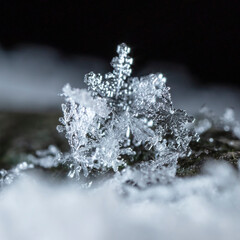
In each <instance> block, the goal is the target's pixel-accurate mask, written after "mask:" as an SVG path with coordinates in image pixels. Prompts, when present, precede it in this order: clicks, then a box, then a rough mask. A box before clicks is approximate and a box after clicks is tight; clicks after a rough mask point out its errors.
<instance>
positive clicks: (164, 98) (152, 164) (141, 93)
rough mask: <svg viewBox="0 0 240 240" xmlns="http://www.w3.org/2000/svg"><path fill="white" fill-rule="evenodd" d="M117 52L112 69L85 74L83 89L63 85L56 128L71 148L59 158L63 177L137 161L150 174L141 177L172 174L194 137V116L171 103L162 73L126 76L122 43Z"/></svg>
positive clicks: (129, 62) (126, 51)
mask: <svg viewBox="0 0 240 240" xmlns="http://www.w3.org/2000/svg"><path fill="white" fill-rule="evenodd" d="M117 53H118V56H117V57H114V58H113V59H112V62H111V65H112V67H113V72H111V73H107V74H105V76H102V75H101V74H95V73H93V72H90V73H88V74H86V75H85V79H84V81H85V83H86V84H87V85H88V91H87V90H85V89H77V88H71V87H70V85H69V84H67V85H66V86H65V87H64V88H63V94H62V95H63V96H64V97H65V103H64V104H62V110H63V117H61V118H60V122H61V125H59V126H58V127H57V130H58V131H59V132H64V133H65V136H66V138H67V139H68V142H69V145H70V148H71V154H69V155H68V157H67V159H66V157H65V160H64V162H66V163H67V164H68V165H69V167H70V169H71V170H70V173H69V176H71V177H74V176H75V177H77V178H79V176H80V175H79V174H80V173H81V172H83V173H84V175H85V176H88V175H89V173H90V172H92V171H95V170H96V171H100V172H105V171H107V170H109V169H113V170H114V171H115V172H117V171H118V170H119V169H121V168H125V167H126V166H128V165H131V164H133V163H137V164H140V166H139V168H140V169H141V172H143V173H146V174H147V173H148V172H151V174H147V178H149V177H150V176H151V175H152V176H155V175H154V173H157V174H156V175H158V176H159V173H161V174H162V173H163V172H167V173H168V174H167V175H170V176H174V175H175V172H176V165H177V159H178V158H179V157H182V156H185V155H187V154H190V148H189V143H190V142H191V141H192V140H197V139H198V135H197V134H196V133H195V131H194V129H193V127H192V123H193V122H194V118H193V117H190V116H188V115H187V113H186V112H185V111H183V110H180V109H175V108H174V107H173V105H172V101H171V95H170V92H169V87H167V86H166V78H165V77H163V75H162V74H159V73H156V74H150V75H147V76H144V77H140V78H138V77H130V75H131V73H132V69H131V65H132V63H133V59H132V58H130V57H129V56H128V54H129V53H130V48H129V47H128V46H127V45H126V44H124V43H122V44H120V45H118V47H117ZM146 174H145V175H146ZM143 175H144V174H143ZM151 178H152V177H151ZM155 180H156V179H155ZM155 180H154V181H155ZM150 181H152V180H151V179H150ZM145 182H146V181H145Z"/></svg>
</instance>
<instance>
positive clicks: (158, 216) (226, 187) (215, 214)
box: [0, 164, 240, 240]
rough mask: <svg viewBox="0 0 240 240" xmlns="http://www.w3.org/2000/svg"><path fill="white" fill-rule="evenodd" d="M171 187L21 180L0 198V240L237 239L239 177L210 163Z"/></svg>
mask: <svg viewBox="0 0 240 240" xmlns="http://www.w3.org/2000/svg"><path fill="white" fill-rule="evenodd" d="M207 169H209V170H208V172H207V173H206V174H205V175H204V176H199V177H194V178H190V179H176V181H175V182H174V183H173V185H170V186H155V187H152V188H149V189H148V190H145V191H138V190H136V189H132V188H130V189H128V188H126V189H125V191H127V193H128V194H127V197H126V198H122V197H121V196H120V195H119V194H118V193H117V191H116V189H118V187H119V186H118V187H117V186H116V185H118V183H117V182H115V184H114V182H112V181H111V182H108V183H105V184H104V185H102V186H100V187H98V188H95V189H92V190H80V189H79V187H78V186H77V185H74V184H66V185H62V184H59V185H56V184H55V185H54V184H53V183H50V182H48V181H46V179H45V180H44V179H43V178H42V177H37V178H36V176H33V175H30V176H22V177H21V178H20V179H19V180H18V181H17V182H15V183H14V184H13V185H11V186H10V187H8V188H5V189H4V190H3V192H2V193H1V196H0V239H3V240H4V239H7V240H11V239H13V240H15V239H24V240H32V239H35V240H37V239H39V240H40V239H41V240H43V239H44V240H47V239H49V240H54V239H56V240H61V239H97V240H101V239H103V240H108V239H109V240H110V239H111V240H112V239H138V240H141V239H148V240H149V239H168V240H171V239H179V240H181V239H182V240H186V239H196V240H198V239H199V240H202V239H218V240H221V239H231V240H234V239H239V236H240V228H239V222H240V207H239V201H240V184H239V180H240V178H239V176H238V174H237V173H236V172H234V171H233V170H232V169H231V168H230V167H229V166H227V165H225V164H223V165H211V166H208V168H207Z"/></svg>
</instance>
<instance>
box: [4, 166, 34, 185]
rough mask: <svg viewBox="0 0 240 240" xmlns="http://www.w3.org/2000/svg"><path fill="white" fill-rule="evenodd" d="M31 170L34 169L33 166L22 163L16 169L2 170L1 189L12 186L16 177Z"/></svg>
mask: <svg viewBox="0 0 240 240" xmlns="http://www.w3.org/2000/svg"><path fill="white" fill-rule="evenodd" d="M31 168H34V165H33V164H31V163H27V162H22V163H19V164H17V165H16V166H15V167H13V168H12V169H10V170H5V169H1V170H0V187H2V186H4V185H9V184H11V183H12V182H13V180H14V179H15V178H16V177H18V176H19V175H20V174H22V172H23V171H25V170H27V169H31Z"/></svg>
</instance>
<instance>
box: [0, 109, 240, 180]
mask: <svg viewBox="0 0 240 240" xmlns="http://www.w3.org/2000/svg"><path fill="white" fill-rule="evenodd" d="M60 115H61V113H56V112H55V113H41V114H40V113H39V114H36V113H35V114H29V113H6V112H5V113H0V169H2V168H4V169H9V168H10V167H11V166H13V165H15V164H16V163H18V162H20V161H26V160H27V155H28V154H34V153H35V151H36V150H40V149H47V148H48V146H49V145H55V146H57V147H58V148H59V149H61V150H62V151H66V150H68V144H67V142H66V139H64V137H63V136H61V135H59V134H58V133H57V131H56V126H57V124H58V118H59V116H60ZM212 139H213V141H211V140H212ZM191 148H192V150H193V154H192V155H191V156H190V157H188V158H184V159H180V160H179V168H178V170H177V176H179V177H187V176H194V175H197V174H199V173H201V169H202V166H203V165H204V163H205V162H207V161H209V160H213V159H214V161H221V160H224V161H227V162H229V163H231V164H232V165H233V166H234V167H237V164H238V160H239V159H240V140H238V139H236V138H235V137H233V136H232V135H231V134H230V133H227V132H216V131H213V130H210V131H208V132H206V133H205V134H203V135H202V136H201V140H200V141H199V142H198V143H192V144H191Z"/></svg>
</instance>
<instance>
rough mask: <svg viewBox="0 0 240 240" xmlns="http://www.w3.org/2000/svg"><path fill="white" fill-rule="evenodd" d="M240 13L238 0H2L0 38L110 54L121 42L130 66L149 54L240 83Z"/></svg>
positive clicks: (202, 75) (206, 78)
mask: <svg viewBox="0 0 240 240" xmlns="http://www.w3.org/2000/svg"><path fill="white" fill-rule="evenodd" d="M239 14H240V8H239V0H227V1H222V0H216V1H213V0H212V1H211V0H207V1H205V0H176V1H171V0H159V1H150V0H148V1H143V2H142V3H141V2H140V1H117V0H112V1H91V0H86V1H70V0H69V1H60V0H59V1H50V0H45V1H44V0H42V1H41V0H31V1H26V0H22V1H12V0H5V1H2V0H0V18H1V22H0V44H1V45H2V47H3V48H4V49H14V48H15V47H17V46H19V45H21V44H41V45H47V46H52V47H55V48H57V49H58V50H60V51H61V52H62V53H63V56H71V55H76V54H91V55H96V56H100V57H104V58H106V59H107V60H109V59H111V58H112V56H113V53H114V51H115V48H116V45H117V44H118V43H121V42H126V43H128V44H129V45H130V46H131V47H132V51H133V53H132V55H133V56H134V59H135V69H140V68H141V67H142V66H144V64H145V63H146V62H147V61H149V60H159V61H169V62H175V63H180V64H184V65H186V66H187V67H188V68H189V69H190V71H191V72H192V74H194V75H195V76H197V78H196V79H199V80H200V81H201V82H203V83H204V84H206V83H218V84H222V83H226V84H228V85H233V86H238V87H240V79H239V64H238V58H239V54H240V51H239V43H240V34H239V29H240V28H239Z"/></svg>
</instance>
